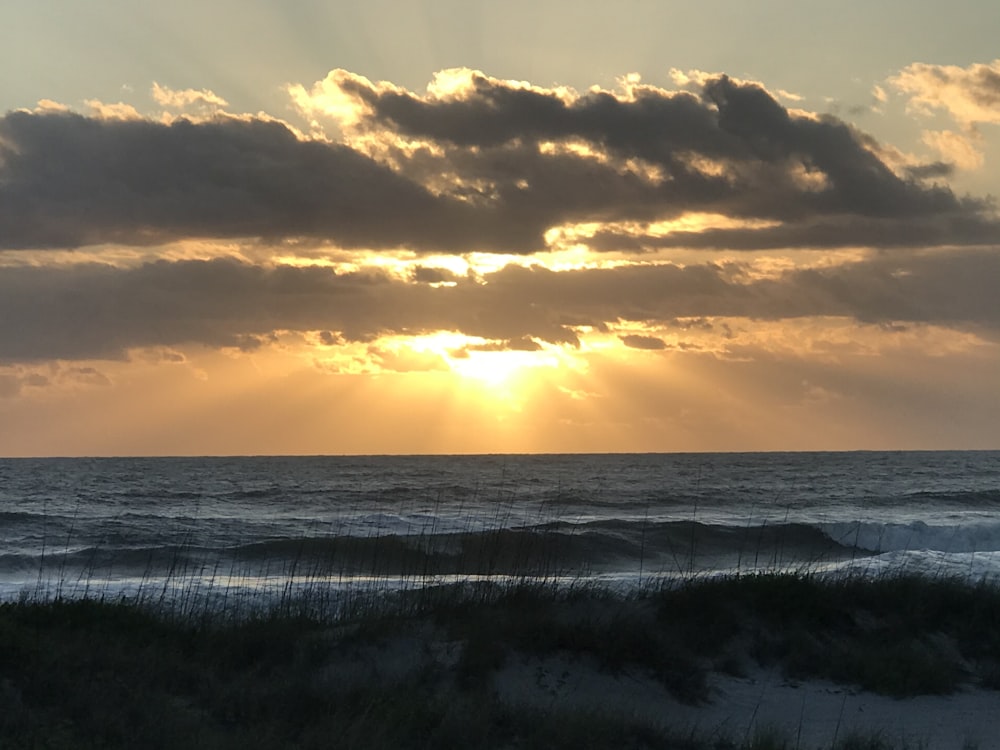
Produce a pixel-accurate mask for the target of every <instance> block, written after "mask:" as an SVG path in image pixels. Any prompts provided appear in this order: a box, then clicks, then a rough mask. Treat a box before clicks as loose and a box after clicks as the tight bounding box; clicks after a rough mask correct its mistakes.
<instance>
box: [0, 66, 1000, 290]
mask: <svg viewBox="0 0 1000 750" xmlns="http://www.w3.org/2000/svg"><path fill="white" fill-rule="evenodd" d="M338 81H339V85H340V86H341V87H342V88H344V89H345V90H347V91H348V92H349V93H352V94H353V95H354V96H356V97H358V98H359V99H360V100H361V101H363V102H364V103H365V104H366V105H367V114H365V115H363V116H362V120H361V122H360V123H359V126H358V127H359V128H361V130H365V129H367V130H369V131H376V132H378V133H379V134H380V135H381V136H385V137H380V138H379V139H377V141H378V142H379V143H383V144H385V145H384V146H383V147H381V150H380V151H379V152H378V160H376V159H375V158H371V157H369V156H367V155H365V154H362V153H360V152H359V151H356V150H354V149H352V148H350V147H348V146H346V145H343V144H331V143H326V142H321V141H316V140H302V139H300V138H297V137H296V135H295V134H294V133H293V132H292V131H291V130H290V129H289V128H287V127H286V126H284V125H283V124H281V123H279V122H275V121H271V120H265V119H253V118H233V117H220V118H218V119H215V120H211V121H204V122H192V121H188V120H183V119H182V120H177V121H175V122H173V123H171V124H164V123H158V122H151V121H142V120H112V119H100V118H92V117H84V116H81V115H78V114H72V113H66V112H49V113H28V112H12V113H9V114H7V115H6V116H4V117H3V118H0V247H2V248H8V249H23V248H68V247H79V246H83V245H92V244H100V243H127V244H153V243H163V242H168V241H171V240H178V239H184V238H249V239H256V240H260V241H263V242H265V243H271V242H274V243H277V242H285V241H298V240H303V241H329V242H332V243H335V244H338V245H341V246H343V247H364V248H374V249H387V248H396V247H404V248H408V249H412V250H416V251H421V252H432V251H433V252H451V253H461V252H466V251H473V250H475V251H487V252H490V251H495V252H516V253H530V252H534V251H537V250H540V249H542V248H544V247H545V239H544V236H545V232H546V231H547V230H549V229H551V228H552V227H555V226H559V225H562V224H565V223H573V222H622V221H629V222H648V221H654V220H664V219H670V218H675V217H678V216H682V215H684V214H685V213H688V212H692V211H696V212H714V213H719V214H724V215H726V216H730V217H737V218H745V219H767V220H770V221H773V222H778V223H779V224H780V226H779V227H778V228H777V229H772V230H768V229H763V230H755V229H747V230H744V231H742V232H739V233H731V234H718V233H717V234H715V235H714V236H713V239H712V241H711V243H709V242H707V241H703V242H702V243H701V246H712V247H714V246H717V245H719V243H724V242H727V241H730V240H731V241H732V242H733V243H734V245H736V246H740V245H741V244H742V245H745V246H775V245H773V244H771V245H769V244H768V243H774V242H783V241H784V240H783V238H782V237H781V232H782V231H783V232H785V233H786V234H787V235H789V237H790V238H792V239H794V238H797V237H802V238H803V242H804V244H806V245H808V246H818V245H822V246H845V245H857V244H867V245H872V246H878V247H881V246H887V245H896V244H899V243H900V240H899V239H898V237H906V238H907V242H909V243H912V244H914V245H917V246H934V245H941V244H960V243H964V242H968V241H970V240H968V237H967V236H968V235H969V234H972V235H977V236H979V235H982V234H988V233H990V232H992V233H993V235H994V236H996V225H995V224H993V223H991V222H992V219H991V218H990V216H989V215H988V213H987V209H988V207H987V206H986V204H984V203H983V202H980V201H976V200H972V199H969V198H958V197H957V196H955V195H954V194H953V193H952V192H951V191H950V190H949V189H948V188H946V187H943V186H941V185H933V184H927V183H926V182H923V181H922V178H926V177H935V178H937V177H941V176H944V175H945V172H946V166H945V165H923V166H916V167H913V168H912V169H911V170H910V172H909V173H908V176H907V177H902V176H900V175H898V174H896V173H895V172H893V171H892V170H891V169H890V168H889V167H888V166H887V165H886V163H885V162H884V161H882V159H881V158H880V157H879V155H878V154H879V149H878V147H877V144H876V143H875V142H874V141H873V140H872V139H871V138H870V137H869V136H866V135H865V134H863V133H860V132H858V131H857V130H855V129H854V128H852V127H851V126H849V125H848V124H846V123H844V122H843V121H841V120H839V119H837V118H835V117H832V116H806V115H802V114H797V113H794V112H790V111H789V110H787V109H786V108H784V107H783V106H782V105H781V104H779V103H778V101H777V100H776V99H775V98H774V97H773V96H771V94H769V93H768V92H767V91H766V90H765V89H763V88H761V87H760V86H758V85H754V84H745V83H739V82H736V81H733V80H731V79H729V78H727V77H725V76H721V77H718V78H715V79H712V80H710V81H708V82H707V83H706V84H705V86H704V89H703V92H702V95H701V96H696V95H693V94H691V93H686V92H675V93H671V92H664V91H661V90H658V89H652V88H641V87H640V88H638V89H636V90H635V94H634V96H632V97H625V96H618V95H613V94H611V93H607V92H592V93H587V94H584V95H581V96H575V97H561V96H557V95H556V94H555V93H552V92H547V91H544V90H539V89H528V88H518V87H513V86H511V85H509V84H506V83H503V82H499V81H494V80H492V79H487V78H485V77H482V76H479V77H475V78H474V85H473V87H472V89H471V90H470V91H467V92H464V93H463V94H462V95H460V96H455V97H450V98H446V99H438V98H433V97H429V96H424V97H421V96H417V95H414V94H411V93H408V92H406V91H402V90H399V89H389V88H386V87H382V88H376V87H374V86H369V85H367V84H366V83H364V82H363V81H361V80H360V79H356V78H353V77H350V76H341V77H340V78H339V79H338ZM393 134H396V135H399V136H403V137H406V138H410V139H422V140H424V141H429V142H430V143H429V145H428V146H427V147H420V146H416V147H408V148H406V149H402V148H394V147H393V146H392V145H391V142H392V140H393V139H392V135H393ZM553 144H554V145H553ZM588 149H589V151H588ZM914 225H917V226H918V227H919V228H918V229H916V230H913V229H912V227H913V226H914ZM925 226H930V227H931V229H932V230H933V231H929V232H926V231H923V229H922V228H923V227H925ZM963 227H979V231H978V232H976V231H971V230H966V231H963ZM814 236H816V237H819V239H812V240H811V241H810V238H811V237H814ZM973 241H977V242H978V241H981V237H980V238H979V239H976V240H973ZM692 244H694V245H698V242H697V238H692ZM781 246H782V247H784V246H787V245H781ZM416 273H417V276H418V277H419V278H420V279H421V280H424V281H428V282H429V283H436V282H433V281H430V279H431V278H432V277H433V276H434V274H435V273H437V274H439V275H440V276H441V278H442V280H444V279H443V276H444V272H443V271H441V270H440V269H418V271H417V272H416Z"/></svg>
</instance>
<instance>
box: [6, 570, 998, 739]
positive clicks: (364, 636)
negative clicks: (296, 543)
mask: <svg viewBox="0 0 1000 750" xmlns="http://www.w3.org/2000/svg"><path fill="white" fill-rule="evenodd" d="M316 597H317V598H316V599H314V600H312V601H310V600H309V595H308V594H298V595H297V598H296V599H295V600H284V601H281V602H280V603H278V604H276V605H275V606H274V607H272V608H271V609H268V610H266V611H256V612H254V613H252V614H250V615H248V616H243V617H234V616H232V613H227V612H225V611H215V612H208V611H205V612H202V613H200V614H199V615H198V616H192V615H191V614H190V613H188V614H178V613H176V612H173V613H172V612H170V611H169V610H163V609H156V608H154V607H151V606H149V604H148V602H147V603H146V604H143V603H142V602H139V601H131V600H130V601H125V600H97V599H87V598H83V599H72V600H68V599H64V600H44V601H43V600H34V601H33V600H30V599H27V600H24V601H20V602H11V603H6V604H0V747H4V748H118V747H121V748H125V747H147V748H179V747H185V748H187V747H199V748H321V747H322V748H327V747H338V748H354V747H358V748H362V747H363V748H410V747H412V748H448V747H456V748H458V747H461V748H487V747H489V748H493V747H510V748H515V747H516V748H562V747H565V748H571V747H572V748H581V747H593V748H599V747H614V748H690V749H691V750H698V749H700V748H734V749H735V748H757V749H758V750H767V748H791V747H794V743H793V742H792V738H785V737H781V736H778V735H775V734H773V733H772V734H768V733H767V732H759V733H758V734H757V735H756V736H755V737H751V738H733V739H729V738H719V737H712V738H705V737H697V736H692V735H690V734H683V733H681V734H678V733H677V732H674V731H672V730H671V729H670V728H669V727H670V720H669V718H670V717H669V716H664V720H663V722H662V724H661V725H650V724H649V723H648V722H646V723H643V722H641V721H639V720H634V719H628V718H626V717H621V716H617V717H616V716H610V715H609V716H601V715H595V714H594V713H592V712H586V711H582V710H578V709H570V708H554V707H550V708H548V709H544V708H543V707H539V708H537V709H527V710H526V709H523V708H521V707H516V708H515V707H512V706H510V705H507V704H506V703H505V702H504V701H501V700H500V699H499V698H498V695H497V693H496V691H495V690H494V684H493V678H494V676H495V675H496V674H497V672H498V670H500V669H502V668H503V667H504V665H505V664H506V663H508V662H509V660H511V659H514V658H521V657H538V658H544V657H546V656H551V655H554V654H558V655H560V656H563V657H566V658H570V659H581V660H589V661H590V662H591V663H593V664H595V665H597V666H598V668H600V669H602V670H605V671H607V672H610V673H613V674H614V673H625V672H627V673H630V674H636V675H642V676H645V677H647V678H650V679H653V680H655V681H658V682H659V683H661V684H662V685H663V686H664V687H665V688H666V689H667V690H668V691H670V693H672V694H673V695H674V696H675V697H676V698H677V699H678V700H680V701H682V702H688V703H694V704H697V703H700V702H704V701H707V700H709V699H710V692H709V684H710V679H711V674H712V672H713V671H723V672H729V673H735V674H739V673H740V672H741V671H742V670H746V669H750V668H754V667H756V666H766V667H771V668H775V669H779V670H781V671H783V672H784V673H785V674H786V675H787V676H788V677H789V678H792V679H805V678H812V677H819V678H823V679H828V680H831V681H834V682H837V683H841V684H845V685H851V686H855V687H858V688H862V689H865V690H870V691H873V692H877V693H882V694H886V695H892V696H897V697H906V696H913V695H924V694H946V693H950V692H953V691H955V690H958V689H960V688H961V687H963V686H966V685H973V686H986V687H992V688H997V687H1000V685H998V675H1000V628H998V627H997V624H998V623H1000V589H998V588H997V587H995V586H992V585H986V584H980V585H975V584H968V583H964V582H961V581H956V580H942V579H927V578H917V577H907V576H897V577H889V578H883V579H863V578H846V579H834V578H821V577H816V576H808V575H785V574H772V575H753V576H743V577H736V578H724V579H711V580H709V579H705V580H688V581H684V582H682V583H679V584H675V585H670V586H665V587H663V588H660V589H655V590H653V589H646V590H643V591H640V592H635V593H633V594H631V595H615V594H611V593H609V592H608V591H605V590H602V589H598V588H592V587H587V588H584V587H576V588H574V587H570V588H564V587H556V586H551V585H537V584H526V583H521V584H518V583H511V582H507V583H496V582H493V583H491V582H485V583H480V584H476V585H457V584H456V585H449V586H439V587H427V588H425V589H420V590H412V591H406V592H402V593H399V594H396V595H391V596H390V595H387V594H380V595H376V596H374V597H373V598H365V597H360V596H359V597H357V598H356V599H355V600H353V601H352V602H351V603H350V605H349V606H344V605H343V603H341V604H340V605H339V606H338V608H337V609H336V610H332V609H331V610H329V611H324V610H323V607H322V606H320V605H318V604H317V601H318V602H320V604H322V603H323V602H327V601H328V600H327V599H325V598H324V595H323V594H322V592H317V594H316ZM393 649H395V655H392V653H391V652H392V651H393ZM837 747H838V750H889V748H893V747H896V746H894V745H892V744H889V743H888V742H885V741H883V739H882V738H880V737H877V736H872V737H848V738H847V739H845V740H842V741H841V743H840V744H838V746H837Z"/></svg>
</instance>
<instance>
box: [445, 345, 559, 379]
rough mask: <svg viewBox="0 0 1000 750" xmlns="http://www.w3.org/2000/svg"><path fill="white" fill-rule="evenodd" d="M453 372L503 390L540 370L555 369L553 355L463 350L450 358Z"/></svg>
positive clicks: (449, 361)
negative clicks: (544, 368)
mask: <svg viewBox="0 0 1000 750" xmlns="http://www.w3.org/2000/svg"><path fill="white" fill-rule="evenodd" d="M448 364H449V366H450V367H451V370H452V372H454V373H455V374H456V375H459V376H460V377H462V378H465V379H468V380H472V381H476V382H479V383H482V384H483V385H488V386H493V387H500V386H508V387H510V386H513V385H516V383H517V381H518V380H519V379H522V378H524V377H525V376H527V375H528V374H530V373H531V372H533V371H534V370H535V368H538V367H555V366H558V363H557V362H556V361H555V360H554V358H553V357H552V356H551V355H548V356H547V355H541V356H540V353H539V352H533V351H531V352H522V351H462V353H461V354H458V355H456V353H454V352H453V353H452V354H451V356H449V357H448Z"/></svg>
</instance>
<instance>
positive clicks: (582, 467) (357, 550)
mask: <svg viewBox="0 0 1000 750" xmlns="http://www.w3.org/2000/svg"><path fill="white" fill-rule="evenodd" d="M753 571H800V572H819V573H824V574H831V575H838V574H845V573H862V574H866V575H879V574H882V573H893V572H900V571H910V572H919V573H923V574H928V575H947V576H961V577H965V578H970V579H974V580H980V579H983V578H995V577H997V576H1000V452H886V453H878V452H875V453H872V452H860V453H784V454H781V453H767V454H761V453H757V454H641V455H629V454H615V455H556V456H553V455H544V456H538V455H523V456H518V455H502V456H437V457H428V456H412V457H395V456H393V457H389V456H371V457H245V458H100V459H96V458H95V459H0V598H2V599H11V598H16V597H24V596H36V597H38V596H41V597H55V596H62V597H72V596H105V597H106V596H115V597H117V596H126V597H133V596H135V597H145V598H148V599H156V598H157V597H158V598H160V599H161V600H163V601H167V602H169V601H176V600H178V599H179V598H182V599H183V600H184V601H185V602H188V603H191V602H193V601H197V602H201V603H204V602H205V601H209V600H213V599H214V600H217V601H226V600H236V598H237V597H243V600H247V599H248V598H250V599H252V600H253V601H262V600H265V599H266V598H267V597H268V596H271V595H274V596H284V595H287V594H288V593H293V592H295V591H297V590H299V589H303V590H310V591H317V590H322V591H327V592H332V593H333V594H336V593H338V592H340V593H342V592H349V591H358V590H364V591H373V590H374V591H378V590H386V591H394V590H398V589H406V588H413V587H420V586H427V585H434V584H437V583H442V582H452V581H456V580H459V581H462V580H481V579H483V578H491V579H500V578H503V579H506V578H514V579H539V580H544V581H549V582H553V583H556V584H559V583H580V582H590V581H593V582H596V583H599V584H601V585H606V586H610V587H625V588H628V587H631V586H638V585H649V584H650V583H655V582H657V581H659V580H661V579H675V578H683V577H687V576H696V575H717V574H730V573H748V572H753Z"/></svg>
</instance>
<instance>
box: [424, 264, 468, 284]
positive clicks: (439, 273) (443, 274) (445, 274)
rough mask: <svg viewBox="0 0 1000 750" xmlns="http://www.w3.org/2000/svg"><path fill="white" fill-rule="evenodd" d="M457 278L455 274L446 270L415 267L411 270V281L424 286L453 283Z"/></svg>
mask: <svg viewBox="0 0 1000 750" xmlns="http://www.w3.org/2000/svg"><path fill="white" fill-rule="evenodd" d="M457 278H458V277H457V276H455V274H453V273H452V272H451V271H449V270H448V269H446V268H432V267H430V266H417V267H416V268H414V269H413V280H414V281H419V282H422V283H424V284H440V283H442V282H446V281H455V280H456V279H457Z"/></svg>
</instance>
